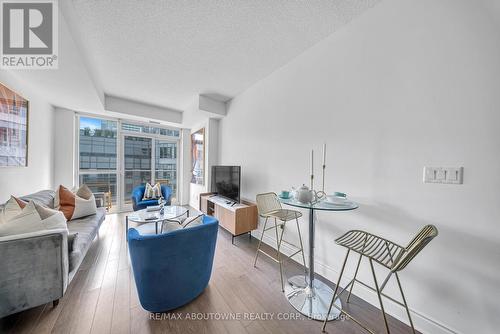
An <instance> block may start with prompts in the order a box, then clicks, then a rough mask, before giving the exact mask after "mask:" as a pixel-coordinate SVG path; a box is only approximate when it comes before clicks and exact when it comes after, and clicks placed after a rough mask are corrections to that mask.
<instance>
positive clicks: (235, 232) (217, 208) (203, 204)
mask: <svg viewBox="0 0 500 334" xmlns="http://www.w3.org/2000/svg"><path fill="white" fill-rule="evenodd" d="M228 201H229V200H228V199H226V198H224V197H222V196H218V195H214V194H213V193H204V194H200V210H201V212H203V213H205V214H207V215H209V216H214V217H215V218H217V219H218V220H219V225H220V226H221V227H223V228H224V229H225V230H227V231H228V232H229V233H231V242H232V243H233V244H234V238H235V237H237V236H240V235H243V234H246V233H248V234H249V235H250V237H252V234H251V232H252V230H255V229H257V206H256V205H255V204H253V203H251V202H248V201H244V200H242V201H241V203H236V204H234V205H231V203H227V202H228Z"/></svg>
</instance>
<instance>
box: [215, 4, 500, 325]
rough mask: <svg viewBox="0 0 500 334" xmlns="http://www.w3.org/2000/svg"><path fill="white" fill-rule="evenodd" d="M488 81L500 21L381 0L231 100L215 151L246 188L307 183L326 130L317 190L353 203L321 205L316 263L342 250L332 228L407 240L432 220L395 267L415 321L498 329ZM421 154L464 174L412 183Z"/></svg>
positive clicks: (496, 112) (497, 121)
mask: <svg viewBox="0 0 500 334" xmlns="http://www.w3.org/2000/svg"><path fill="white" fill-rule="evenodd" d="M499 87H500V27H499V25H498V21H497V18H496V17H494V16H493V15H492V12H491V11H489V10H488V9H487V7H486V6H484V4H483V2H480V1H466V0H439V1H436V0H420V1H417V0H387V1H383V2H382V3H381V4H379V5H377V6H375V7H374V8H373V9H371V10H369V11H367V12H366V13H365V14H363V15H362V16H361V17H360V18H358V19H356V20H354V21H353V22H351V23H350V24H349V25H347V26H346V27H344V28H343V29H341V30H340V31H339V32H337V33H335V34H333V35H332V36H330V37H329V38H327V39H326V40H324V41H322V42H321V43H319V44H317V45H316V46H314V47H313V48H311V49H309V50H308V51H306V52H305V53H303V54H302V55H300V56H299V57H297V58H296V59H294V60H293V61H292V62H290V63H289V64H287V65H286V66H284V67H283V68H281V69H279V70H278V71H276V72H274V73H273V74H271V75H270V76H269V77H267V78H265V79H264V80H262V81H261V82H259V83H257V84H256V85H254V86H253V87H251V88H250V89H248V90H247V91H245V92H243V93H242V94H240V95H239V96H237V97H236V98H235V99H233V101H232V102H231V104H230V106H229V109H228V116H227V117H226V118H225V119H223V120H222V121H221V129H220V152H219V153H220V157H221V161H220V162H221V163H222V164H240V165H242V196H243V197H247V198H255V195H256V194H257V193H260V192H266V191H280V190H281V189H286V188H290V187H291V186H297V185H300V184H302V183H307V178H308V166H309V162H308V155H309V151H310V149H311V148H314V149H315V150H316V152H318V153H319V152H320V150H321V145H322V143H323V142H327V143H328V168H327V180H326V184H327V191H329V192H332V191H344V192H347V193H348V194H349V196H350V197H351V198H352V199H354V200H355V201H357V202H359V204H360V208H359V209H358V210H356V211H352V212H344V213H323V212H321V213H319V221H318V223H317V244H316V247H317V248H316V255H317V257H316V259H317V264H316V266H317V267H316V268H317V271H318V272H319V273H320V274H322V275H325V276H326V277H327V278H328V279H330V280H332V281H333V280H335V279H336V278H337V275H338V270H339V269H340V268H339V267H340V265H341V261H342V259H343V256H344V254H345V253H344V250H343V249H341V248H340V247H338V246H335V245H334V242H333V240H334V238H335V237H337V236H339V235H341V234H342V233H344V232H345V231H347V230H349V229H363V230H367V231H370V232H374V233H376V234H380V235H382V236H385V237H387V238H390V239H393V240H395V241H397V242H399V243H402V244H406V243H407V242H408V241H409V239H410V237H411V236H412V235H413V234H415V233H416V231H417V230H419V229H420V228H421V227H422V226H423V225H425V224H435V225H436V226H437V227H438V229H439V231H440V235H439V236H438V238H437V239H436V240H435V241H433V242H432V243H431V244H430V245H429V246H428V248H427V249H425V250H424V251H423V252H422V253H421V254H420V256H419V257H417V258H416V259H415V260H414V262H413V263H411V265H410V266H409V267H408V268H407V269H405V271H404V272H403V273H402V283H403V288H404V289H405V291H406V294H407V299H408V301H409V304H410V307H411V308H412V310H413V311H414V320H415V322H416V326H417V328H420V329H421V330H422V331H423V332H425V333H441V332H442V333H449V332H454V331H455V332H461V333H496V332H497V331H498V328H499V326H500V320H499V318H498V313H499V312H500V303H499V300H500V289H499V288H498V282H499V279H500V267H499V265H498V261H499V259H500V234H499V233H498V222H499V220H500V206H499V205H498V203H499V202H500V175H499V174H498V171H499V170H500V154H499V147H500V93H499ZM317 156H318V159H317V160H316V166H318V167H319V165H320V159H319V154H318V155H317ZM426 165H428V166H464V167H465V177H464V184H463V185H440V184H423V183H422V168H423V167H424V166H426ZM316 174H319V168H318V169H317V170H316ZM305 216H307V215H305ZM303 223H304V224H303V225H302V227H303V231H304V234H305V236H304V239H305V240H307V233H306V226H307V225H306V224H305V223H306V221H305V220H304V221H303ZM256 235H258V233H256ZM291 237H292V238H293V236H291ZM270 240H271V239H268V242H269V241H270ZM354 265H355V263H354V262H353V263H351V264H350V266H349V269H350V270H351V273H350V275H352V271H353V269H354V268H353V267H354ZM367 269H368V268H367V266H366V263H365V266H364V269H363V271H362V272H361V274H362V278H363V279H364V280H365V281H367V282H369V283H372V282H373V281H372V279H371V276H370V273H369V271H368V270H367ZM388 289H389V292H390V293H391V294H392V295H394V296H398V294H397V293H396V292H397V289H396V288H395V286H394V285H392V286H389V287H388ZM354 291H355V293H357V294H359V295H361V296H362V297H363V298H366V299H368V300H369V301H370V302H372V303H376V304H377V301H376V297H375V295H374V294H371V293H368V292H367V291H366V290H364V289H362V288H355V290H354ZM386 306H387V307H388V309H389V311H390V313H392V314H394V315H396V316H398V317H400V318H402V319H405V318H404V316H403V315H404V313H403V312H402V310H401V309H399V308H398V307H396V306H395V305H393V304H391V303H390V302H386ZM330 326H331V327H334V326H335V325H334V324H330Z"/></svg>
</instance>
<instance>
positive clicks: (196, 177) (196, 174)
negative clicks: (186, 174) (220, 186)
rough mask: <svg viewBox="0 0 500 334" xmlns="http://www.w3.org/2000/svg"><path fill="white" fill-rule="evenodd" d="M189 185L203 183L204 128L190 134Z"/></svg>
mask: <svg viewBox="0 0 500 334" xmlns="http://www.w3.org/2000/svg"><path fill="white" fill-rule="evenodd" d="M191 163H192V166H191V167H192V168H191V172H192V175H191V183H194V184H200V185H203V184H204V183H205V128H202V129H200V130H198V131H196V132H194V133H192V134H191Z"/></svg>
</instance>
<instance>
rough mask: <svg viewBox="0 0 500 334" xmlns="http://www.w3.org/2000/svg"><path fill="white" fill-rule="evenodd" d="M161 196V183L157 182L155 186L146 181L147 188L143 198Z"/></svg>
mask: <svg viewBox="0 0 500 334" xmlns="http://www.w3.org/2000/svg"><path fill="white" fill-rule="evenodd" d="M160 197H161V185H160V183H158V182H157V183H156V184H155V185H154V186H152V185H151V184H149V182H148V183H146V188H145V189H144V196H143V197H142V200H143V201H145V200H148V199H158V198H160Z"/></svg>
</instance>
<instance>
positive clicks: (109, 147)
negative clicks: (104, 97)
mask: <svg viewBox="0 0 500 334" xmlns="http://www.w3.org/2000/svg"><path fill="white" fill-rule="evenodd" d="M79 135H80V140H79V152H80V153H79V154H80V156H79V158H80V159H79V164H80V173H79V174H80V175H79V182H80V184H86V185H87V186H89V188H90V189H91V190H92V191H93V192H108V191H110V192H111V198H112V202H113V204H116V202H117V173H116V168H117V153H116V152H117V136H118V135H117V122H115V121H108V120H101V119H95V118H88V117H80V133H79Z"/></svg>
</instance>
